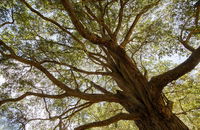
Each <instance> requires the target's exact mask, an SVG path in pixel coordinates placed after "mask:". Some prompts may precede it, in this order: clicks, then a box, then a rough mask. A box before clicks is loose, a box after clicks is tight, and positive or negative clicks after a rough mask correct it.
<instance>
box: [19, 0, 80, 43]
mask: <svg viewBox="0 0 200 130" xmlns="http://www.w3.org/2000/svg"><path fill="white" fill-rule="evenodd" d="M20 1H21V2H22V3H24V4H25V5H26V7H27V8H29V9H30V10H31V11H32V12H34V13H35V14H37V15H38V16H39V17H41V18H42V19H43V20H45V21H48V22H51V23H53V24H54V25H56V26H57V27H58V28H60V29H61V30H62V31H64V32H66V33H67V34H69V35H70V36H71V37H72V38H73V39H74V40H76V41H77V42H78V43H81V44H82V45H83V42H82V41H80V40H79V39H78V38H77V37H76V36H74V35H73V34H72V33H71V32H70V31H68V30H67V29H68V28H65V27H63V26H62V25H60V24H59V23H58V22H57V21H55V20H53V19H50V18H47V17H45V16H44V15H42V14H41V13H40V12H39V11H37V10H35V9H34V8H32V7H31V5H29V4H28V3H27V2H26V1H25V0H20Z"/></svg>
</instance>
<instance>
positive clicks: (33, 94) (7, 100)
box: [0, 92, 67, 106]
mask: <svg viewBox="0 0 200 130" xmlns="http://www.w3.org/2000/svg"><path fill="white" fill-rule="evenodd" d="M27 96H36V97H41V98H53V99H60V98H64V97H66V96H67V95H66V93H64V94H61V95H47V94H42V93H33V92H26V93H25V94H23V95H21V96H20V97H18V98H10V99H5V100H2V101H0V106H1V105H3V104H4V103H7V102H17V101H20V100H22V99H24V98H26V97H27Z"/></svg>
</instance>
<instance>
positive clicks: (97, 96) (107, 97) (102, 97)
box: [0, 40, 119, 102]
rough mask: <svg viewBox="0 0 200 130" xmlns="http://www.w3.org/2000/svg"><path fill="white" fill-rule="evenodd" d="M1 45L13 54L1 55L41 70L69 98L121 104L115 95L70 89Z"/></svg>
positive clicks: (48, 73)
mask: <svg viewBox="0 0 200 130" xmlns="http://www.w3.org/2000/svg"><path fill="white" fill-rule="evenodd" d="M1 45H2V46H3V47H5V48H7V49H8V50H9V51H11V52H12V53H11V54H9V55H8V54H4V53H3V52H2V51H1V50H0V53H1V54H2V55H3V56H4V57H6V58H10V59H14V60H17V61H19V62H21V63H24V64H28V65H31V66H34V67H35V68H37V69H38V70H40V71H41V72H42V73H44V74H45V75H46V76H47V78H48V79H49V80H50V81H52V82H53V83H54V84H55V85H56V86H58V87H59V88H60V89H63V90H65V91H66V93H67V95H68V96H73V97H77V98H80V99H84V100H89V101H91V102H100V101H108V102H119V99H118V98H117V97H116V96H115V95H114V94H112V95H109V94H88V93H84V92H81V91H79V90H74V89H71V88H70V87H68V86H67V85H65V84H64V83H63V82H61V81H59V80H58V79H57V78H56V77H54V76H53V75H52V74H51V73H50V72H49V71H48V70H47V69H46V68H45V67H43V66H42V65H41V64H40V63H39V62H37V61H31V60H27V59H24V58H22V57H20V56H17V55H16V54H15V53H14V51H13V50H12V48H10V47H9V46H7V45H6V44H5V43H4V42H3V41H2V40H0V46H1Z"/></svg>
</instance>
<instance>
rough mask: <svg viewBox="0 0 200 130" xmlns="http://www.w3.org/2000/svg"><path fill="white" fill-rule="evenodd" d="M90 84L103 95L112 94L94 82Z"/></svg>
mask: <svg viewBox="0 0 200 130" xmlns="http://www.w3.org/2000/svg"><path fill="white" fill-rule="evenodd" d="M90 83H91V84H92V85H93V87H94V88H96V89H97V90H99V91H101V92H103V93H107V94H112V93H111V92H109V91H108V90H106V89H105V88H103V87H101V86H100V85H98V84H96V83H94V82H93V81H90Z"/></svg>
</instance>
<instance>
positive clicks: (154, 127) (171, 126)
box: [135, 112, 189, 130]
mask: <svg viewBox="0 0 200 130" xmlns="http://www.w3.org/2000/svg"><path fill="white" fill-rule="evenodd" d="M153 113H154V112H153ZM135 124H136V125H137V126H138V128H139V129H140V130H189V128H188V127H187V126H186V125H185V124H184V123H183V122H182V121H181V120H180V119H179V118H178V117H177V116H176V115H173V116H171V118H169V119H165V118H163V115H162V114H156V115H154V116H151V117H148V118H146V117H144V118H141V119H140V120H138V121H135Z"/></svg>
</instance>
